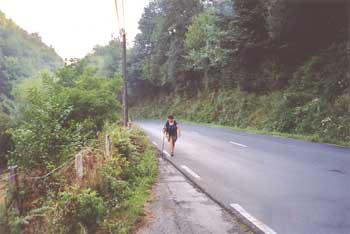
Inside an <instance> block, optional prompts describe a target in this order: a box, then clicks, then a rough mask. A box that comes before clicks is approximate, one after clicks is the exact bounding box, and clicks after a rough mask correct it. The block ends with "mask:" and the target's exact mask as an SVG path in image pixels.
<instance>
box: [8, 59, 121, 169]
mask: <svg viewBox="0 0 350 234" xmlns="http://www.w3.org/2000/svg"><path fill="white" fill-rule="evenodd" d="M78 63H79V62H78ZM94 75H95V73H94V71H93V70H91V69H90V68H88V67H85V68H84V67H81V65H79V64H72V65H69V66H65V67H64V68H62V69H61V70H60V71H58V72H57V77H53V76H50V75H47V74H43V75H42V77H41V78H39V79H33V80H26V81H24V82H23V83H21V84H20V85H19V86H18V87H17V88H16V91H15V92H14V93H15V97H16V100H17V103H18V104H17V108H16V109H17V113H16V119H17V121H16V122H17V127H16V128H15V129H13V130H12V131H11V133H12V136H13V142H14V144H15V147H14V151H13V152H12V153H11V157H10V159H11V163H18V164H19V165H20V166H24V167H26V168H28V167H29V168H40V169H43V168H49V167H51V166H52V165H56V166H58V165H60V164H61V163H63V162H64V161H66V160H67V159H68V158H70V156H71V154H72V153H74V152H76V151H77V150H79V149H80V148H81V147H83V146H84V145H87V144H88V141H89V140H90V139H92V138H94V133H95V132H96V131H98V130H101V129H102V127H103V125H104V122H105V121H107V120H115V119H116V118H117V117H118V111H120V109H121V108H120V103H119V102H118V100H117V98H116V95H117V93H118V92H119V91H120V89H121V81H120V79H114V80H111V79H104V78H96V77H95V76H94ZM68 77H72V79H71V81H69V79H68ZM68 81H69V82H68ZM29 142H30V144H28V143H29Z"/></svg>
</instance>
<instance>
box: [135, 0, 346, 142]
mask: <svg viewBox="0 0 350 234" xmlns="http://www.w3.org/2000/svg"><path fill="white" fill-rule="evenodd" d="M218 2H219V1H199V0H186V1H182V0H181V1H175V0H160V1H151V2H150V4H149V5H148V7H146V8H145V11H144V14H143V17H142V19H141V20H140V25H139V28H140V30H141V33H140V34H139V35H138V36H137V38H136V41H135V46H134V48H133V53H132V57H131V59H130V65H131V68H130V71H129V74H130V77H129V78H130V83H131V93H132V97H131V99H132V100H131V101H132V102H133V104H134V108H133V115H134V117H135V118H165V117H166V115H167V114H170V113H173V114H175V115H176V116H178V117H181V118H184V119H187V120H192V121H196V122H205V123H216V124H221V125H228V126H234V127H240V128H250V129H259V130H263V131H266V132H271V131H274V132H282V133H291V134H301V135H306V136H312V138H313V140H315V141H323V142H333V143H341V144H348V145H349V144H350V69H349V65H350V59H349V58H350V50H349V48H350V39H349V34H350V33H349V22H348V18H349V14H350V13H349V12H350V11H349V9H350V3H349V2H348V1H287V0H278V1H272V0H271V1H265V0H227V1H220V3H218Z"/></svg>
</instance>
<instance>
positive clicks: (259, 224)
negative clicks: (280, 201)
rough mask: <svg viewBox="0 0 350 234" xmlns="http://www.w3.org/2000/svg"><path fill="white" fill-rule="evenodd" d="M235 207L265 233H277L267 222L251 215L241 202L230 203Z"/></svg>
mask: <svg viewBox="0 0 350 234" xmlns="http://www.w3.org/2000/svg"><path fill="white" fill-rule="evenodd" d="M230 206H231V207H232V208H233V209H235V210H236V211H237V212H239V213H240V214H241V215H243V216H244V217H245V218H246V219H248V220H249V221H250V222H252V223H253V224H254V225H255V226H256V227H257V228H258V229H260V230H261V231H263V232H264V233H265V234H277V232H275V231H274V230H272V229H271V228H270V227H268V226H267V225H266V224H264V223H263V222H261V221H260V220H258V219H256V218H254V217H253V216H252V215H250V214H249V213H248V212H247V211H246V210H245V209H244V208H243V207H242V206H240V205H239V204H231V205H230Z"/></svg>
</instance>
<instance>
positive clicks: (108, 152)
mask: <svg viewBox="0 0 350 234" xmlns="http://www.w3.org/2000/svg"><path fill="white" fill-rule="evenodd" d="M105 152H106V159H107V160H110V159H111V158H112V141H111V137H110V136H109V135H106V149H105Z"/></svg>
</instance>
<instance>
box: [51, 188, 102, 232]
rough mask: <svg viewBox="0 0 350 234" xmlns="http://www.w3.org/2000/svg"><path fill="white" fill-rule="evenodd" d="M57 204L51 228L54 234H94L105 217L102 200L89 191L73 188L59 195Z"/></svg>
mask: <svg viewBox="0 0 350 234" xmlns="http://www.w3.org/2000/svg"><path fill="white" fill-rule="evenodd" d="M57 202H58V206H57V210H55V211H53V212H55V214H54V217H55V219H54V220H52V227H51V228H52V230H53V231H54V233H70V234H75V233H76V234H78V233H84V232H85V233H91V234H92V233H96V231H97V228H98V226H99V224H100V223H102V222H103V220H104V218H105V217H106V213H107V210H106V207H105V205H104V201H103V199H102V198H101V197H100V196H98V195H97V193H96V192H95V191H92V190H91V189H84V190H80V189H79V188H77V187H74V188H73V189H72V190H71V191H67V192H62V193H60V194H59V195H58V201H57Z"/></svg>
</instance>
